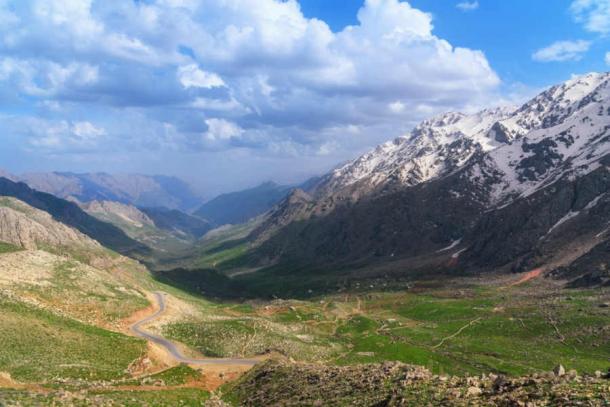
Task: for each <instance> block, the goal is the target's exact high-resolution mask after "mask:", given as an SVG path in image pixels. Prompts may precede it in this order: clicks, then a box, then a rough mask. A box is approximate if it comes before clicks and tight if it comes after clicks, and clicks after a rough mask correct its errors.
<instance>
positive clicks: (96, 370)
mask: <svg viewBox="0 0 610 407" xmlns="http://www.w3.org/2000/svg"><path fill="white" fill-rule="evenodd" d="M0 344H1V349H0V371H4V372H8V373H10V374H11V376H12V377H13V378H14V379H16V380H18V381H24V382H45V381H50V382H52V381H54V380H55V379H57V378H68V379H77V378H78V379H87V380H109V379H116V378H120V377H123V376H124V375H125V369H126V368H127V367H128V366H129V364H130V363H131V362H132V361H134V360H135V359H137V358H138V357H139V356H140V355H142V353H143V352H144V350H145V342H144V341H142V340H139V339H135V338H131V337H128V336H125V335H122V334H118V333H114V332H110V331H106V330H104V329H101V328H96V327H93V326H91V325H85V324H83V323H81V322H78V321H75V320H72V319H69V318H65V317H61V316H57V315H55V314H52V313H50V312H48V311H45V310H41V309H38V308H34V307H32V306H30V305H26V304H23V303H19V302H15V301H13V300H9V299H7V298H4V297H0Z"/></svg>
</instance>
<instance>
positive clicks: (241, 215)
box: [193, 182, 292, 226]
mask: <svg viewBox="0 0 610 407" xmlns="http://www.w3.org/2000/svg"><path fill="white" fill-rule="evenodd" d="M291 189H292V187H289V186H285V185H278V184H276V183H274V182H265V183H263V184H261V185H259V186H257V187H255V188H250V189H246V190H243V191H238V192H231V193H228V194H223V195H220V196H218V197H216V198H214V199H212V200H211V201H209V202H206V203H205V204H203V205H202V206H201V207H200V208H199V209H197V210H196V211H195V212H194V213H193V214H194V215H196V216H199V217H200V218H203V219H206V220H208V221H210V222H212V223H213V224H215V225H217V226H222V225H226V224H238V223H244V222H246V221H248V220H249V219H252V218H254V217H256V216H258V215H261V214H263V213H265V212H267V211H268V210H269V209H271V208H272V207H273V206H274V205H275V204H277V203H278V202H279V201H281V200H282V199H283V198H285V197H286V195H287V194H288V193H289V192H290V190H291Z"/></svg>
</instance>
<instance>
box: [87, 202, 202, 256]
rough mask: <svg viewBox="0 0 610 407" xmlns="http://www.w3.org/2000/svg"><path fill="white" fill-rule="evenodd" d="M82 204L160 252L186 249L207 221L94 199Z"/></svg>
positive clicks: (178, 213)
mask: <svg viewBox="0 0 610 407" xmlns="http://www.w3.org/2000/svg"><path fill="white" fill-rule="evenodd" d="M81 207H82V208H83V209H84V210H85V211H86V212H87V213H88V214H90V215H92V216H94V217H95V218H97V219H99V220H101V221H103V222H107V223H110V224H112V225H114V226H116V227H118V228H119V229H121V230H122V231H123V232H125V234H127V236H129V237H130V238H131V239H134V240H136V241H138V242H140V243H142V244H143V245H146V246H148V247H151V248H153V249H156V250H158V251H160V252H168V251H177V250H184V249H186V248H189V247H191V246H192V244H193V243H194V242H195V241H196V240H197V239H199V238H200V237H202V236H203V235H204V234H205V233H206V232H207V231H209V230H210V226H209V224H208V223H207V222H205V221H203V220H201V219H199V218H197V217H194V216H190V215H187V214H185V213H183V212H180V211H179V210H177V209H166V208H136V207H135V206H132V205H127V204H123V203H120V202H115V201H92V202H89V203H85V204H81Z"/></svg>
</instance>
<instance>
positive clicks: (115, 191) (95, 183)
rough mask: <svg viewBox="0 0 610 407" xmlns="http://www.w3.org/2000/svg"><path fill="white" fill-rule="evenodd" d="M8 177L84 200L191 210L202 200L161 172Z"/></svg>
mask: <svg viewBox="0 0 610 407" xmlns="http://www.w3.org/2000/svg"><path fill="white" fill-rule="evenodd" d="M5 176H6V177H7V178H9V179H12V180H15V181H22V182H25V183H26V184H28V185H29V186H30V187H31V188H33V189H36V190H38V191H41V192H47V193H50V194H53V195H55V196H57V197H60V198H64V199H70V200H74V201H77V202H81V203H86V202H91V201H115V202H120V203H124V204H129V205H134V206H137V207H166V208H170V209H180V210H182V211H189V210H192V209H195V208H196V207H197V206H198V205H200V204H201V201H202V200H201V198H200V197H199V196H198V195H197V194H196V193H195V192H193V190H192V189H191V187H190V186H189V185H188V184H187V183H186V182H184V181H183V180H181V179H179V178H176V177H168V176H162V175H153V176H149V175H140V174H112V175H111V174H106V173H87V174H76V173H68V172H45V173H27V174H22V175H10V174H6V173H5Z"/></svg>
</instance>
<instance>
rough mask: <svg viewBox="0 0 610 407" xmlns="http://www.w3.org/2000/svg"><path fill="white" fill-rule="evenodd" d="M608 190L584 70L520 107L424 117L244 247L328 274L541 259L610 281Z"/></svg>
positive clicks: (455, 268)
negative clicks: (469, 113) (579, 75)
mask: <svg viewBox="0 0 610 407" xmlns="http://www.w3.org/2000/svg"><path fill="white" fill-rule="evenodd" d="M609 187H610V74H590V75H586V76H582V77H579V78H575V79H572V80H570V81H568V82H566V83H564V84H561V85H558V86H555V87H553V88H551V89H549V90H547V91H545V92H543V93H541V94H540V95H538V96H537V97H535V98H534V99H532V100H531V101H529V102H527V103H526V104H524V105H523V106H521V107H518V108H500V109H490V110H484V111H481V112H479V113H476V114H472V115H466V114H461V113H448V114H444V115H441V116H438V117H435V118H432V119H430V120H426V121H424V122H422V123H421V124H420V125H418V126H417V127H416V128H415V129H414V130H413V131H412V132H411V133H410V134H408V135H406V136H404V137H399V138H398V139H396V140H393V141H390V142H388V143H385V144H383V145H380V146H379V147H377V148H376V149H374V150H373V151H371V152H370V153H368V154H365V155H363V156H361V157H359V158H357V159H355V160H353V161H351V162H349V163H347V164H345V165H343V166H341V167H339V168H337V169H336V170H334V171H332V172H330V173H329V174H327V175H326V176H324V177H322V179H321V180H320V181H319V182H317V183H316V184H315V185H314V186H313V187H311V188H310V189H309V191H299V190H296V191H293V192H292V193H291V194H290V196H288V197H287V198H286V199H285V200H284V201H282V202H281V203H279V204H278V205H277V206H276V207H275V208H274V210H273V211H271V213H270V215H269V216H268V217H267V218H266V219H265V221H264V222H263V223H262V225H261V226H260V227H259V228H258V229H257V230H255V231H254V232H253V234H252V235H251V237H250V238H251V241H252V242H254V245H255V246H254V247H255V248H254V250H253V251H252V252H251V254H250V256H252V258H255V259H256V262H255V264H258V265H259V266H260V265H263V266H272V267H271V269H270V270H287V269H292V270H300V271H299V272H298V273H299V275H300V276H301V277H302V276H303V273H307V272H313V271H314V270H318V272H322V273H324V275H325V276H326V277H327V280H329V281H330V280H333V279H336V278H339V277H340V278H348V276H349V275H351V276H355V275H356V274H357V271H356V270H358V269H362V268H363V267H364V268H365V269H366V270H367V273H368V274H369V275H370V276H372V275H374V274H375V272H374V271H372V270H375V269H377V271H378V272H379V273H381V274H383V275H391V274H395V275H403V276H406V275H409V274H410V275H411V276H413V275H417V274H418V273H427V272H430V271H432V270H437V271H439V272H450V273H454V272H460V273H463V272H475V271H483V272H485V271H491V270H506V271H511V270H512V271H525V270H532V269H535V268H537V267H543V268H544V271H548V272H552V273H553V274H554V275H559V274H561V275H569V276H570V278H581V279H582V278H583V277H582V276H583V275H584V274H587V275H588V276H589V277H587V278H588V281H591V282H596V284H610V283H609V282H610V276H609V275H608V263H609V262H610V253H608V251H607V250H606V249H607V247H608V244H609V243H608V241H609V239H610V194H609V193H608V190H609ZM331 269H332V270H335V275H333V276H332V278H328V276H329V275H328V273H327V271H328V270H331ZM307 270H309V271H307ZM339 270H344V271H343V272H339ZM282 273H283V271H282ZM343 273H347V275H345V274H343ZM256 274H258V273H256ZM274 277H277V275H267V277H266V278H267V279H270V280H273V279H274ZM247 278H255V277H254V276H248V277H247ZM256 278H262V276H259V277H256ZM587 278H585V280H587ZM581 281H584V280H581ZM329 284H331V285H332V284H334V283H332V282H331V283H329Z"/></svg>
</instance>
